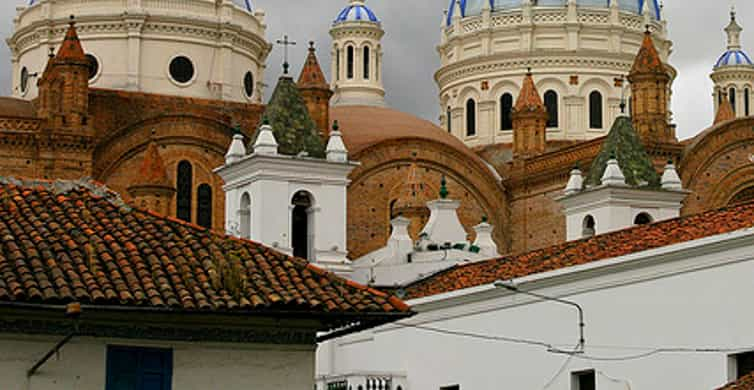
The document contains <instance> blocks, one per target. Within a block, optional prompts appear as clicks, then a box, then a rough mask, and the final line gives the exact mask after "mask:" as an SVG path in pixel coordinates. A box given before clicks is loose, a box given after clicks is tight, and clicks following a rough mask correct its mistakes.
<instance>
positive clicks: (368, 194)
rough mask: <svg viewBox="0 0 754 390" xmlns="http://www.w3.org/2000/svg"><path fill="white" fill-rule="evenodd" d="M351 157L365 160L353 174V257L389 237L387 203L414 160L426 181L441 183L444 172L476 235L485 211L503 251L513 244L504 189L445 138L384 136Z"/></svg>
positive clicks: (350, 220)
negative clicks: (510, 241) (477, 225)
mask: <svg viewBox="0 0 754 390" xmlns="http://www.w3.org/2000/svg"><path fill="white" fill-rule="evenodd" d="M351 158H352V159H353V160H355V161H359V162H360V163H361V165H360V166H359V167H358V168H356V169H355V170H354V171H353V172H352V173H351V176H350V179H351V184H350V186H349V190H348V248H349V251H350V255H351V258H357V257H360V256H363V255H365V254H367V253H369V252H371V251H374V250H377V249H379V248H381V247H383V246H384V245H385V243H386V242H387V238H388V234H389V219H390V217H389V210H390V205H389V202H390V201H391V200H392V197H391V196H392V195H394V194H395V188H396V187H397V186H400V184H401V183H405V181H406V178H407V174H408V169H409V167H410V165H411V164H416V165H417V167H418V169H419V171H420V173H421V177H422V180H425V181H428V182H430V183H432V185H434V184H433V183H439V182H440V178H441V176H443V175H445V176H446V177H447V181H448V189H449V190H450V198H451V199H458V200H460V201H461V208H460V209H459V216H460V219H461V223H462V224H463V225H464V227H465V228H466V230H467V232H468V233H470V236H471V238H472V239H473V229H472V227H473V226H474V225H476V224H478V223H479V222H480V221H481V219H482V217H483V216H487V217H489V219H490V223H491V224H493V225H494V226H495V233H494V238H495V240H496V242H497V243H498V246H499V250H500V251H501V252H507V251H508V249H509V248H510V243H509V237H510V234H509V232H508V231H509V224H508V221H509V210H508V206H507V201H506V192H505V189H504V187H503V186H502V184H500V182H499V181H498V179H497V178H496V176H495V175H494V174H493V173H492V171H491V170H490V168H488V167H487V166H486V165H484V163H483V162H481V161H479V160H477V159H474V158H473V157H470V156H468V155H466V154H464V153H461V152H460V151H458V150H457V149H454V148H452V147H450V146H448V145H445V144H443V143H440V142H436V141H431V140H427V139H419V138H416V139H406V138H402V139H391V140H386V141H383V142H380V143H377V144H374V145H371V146H369V147H368V148H365V149H363V150H361V151H359V152H358V153H356V154H354V155H353V156H351ZM438 185H439V184H438ZM393 197H394V196H393Z"/></svg>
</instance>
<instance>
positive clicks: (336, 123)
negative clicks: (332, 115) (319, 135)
mask: <svg viewBox="0 0 754 390" xmlns="http://www.w3.org/2000/svg"><path fill="white" fill-rule="evenodd" d="M338 130H340V125H338V120H337V119H336V120H335V121H334V122H333V123H332V131H338Z"/></svg>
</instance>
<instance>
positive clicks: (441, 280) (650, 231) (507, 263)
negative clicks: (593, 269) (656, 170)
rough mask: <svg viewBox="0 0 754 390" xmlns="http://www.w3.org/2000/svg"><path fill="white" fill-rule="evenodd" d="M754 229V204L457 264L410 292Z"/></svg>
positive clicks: (529, 272) (444, 288)
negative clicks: (480, 260)
mask: <svg viewBox="0 0 754 390" xmlns="http://www.w3.org/2000/svg"><path fill="white" fill-rule="evenodd" d="M751 227H754V203H748V204H745V205H741V206H737V207H728V208H723V209H720V210H715V211H708V212H705V213H701V214H696V215H692V216H688V217H682V218H677V219H672V220H668V221H663V222H658V223H654V224H651V225H645V226H637V227H633V228H630V229H625V230H621V231H617V232H613V233H608V234H603V235H600V236H595V237H591V238H587V239H583V240H578V241H570V242H565V243H562V244H559V245H555V246H551V247H549V248H543V249H539V250H535V251H532V252H528V253H523V254H518V255H512V256H505V257H502V258H498V259H493V260H488V261H483V262H478V263H473V264H467V265H458V266H455V267H452V268H450V269H448V270H445V271H443V272H440V273H438V274H436V275H434V276H431V277H429V278H427V279H424V280H421V281H419V282H416V283H414V284H412V285H410V286H407V288H406V298H409V299H414V298H421V297H426V296H430V295H436V294H441V293H446V292H450V291H456V290H461V289H465V288H471V287H476V286H481V285H485V284H490V283H493V282H495V281H496V280H509V279H514V278H521V277H524V276H528V275H533V274H538V273H542V272H548V271H553V270H557V269H561V268H566V267H571V266H575V265H581V264H587V263H591V262H595V261H599V260H604V259H609V258H614V257H619V256H624V255H628V254H630V253H636V252H642V251H646V250H649V249H654V248H660V247H664V246H668V245H672V244H678V243H682V242H687V241H692V240H696V239H700V238H703V237H708V236H713V235H717V234H723V233H729V232H733V231H736V230H740V229H745V228H751Z"/></svg>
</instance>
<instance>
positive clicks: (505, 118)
mask: <svg viewBox="0 0 754 390" xmlns="http://www.w3.org/2000/svg"><path fill="white" fill-rule="evenodd" d="M512 111H513V95H511V94H509V93H504V94H503V96H500V130H513V116H512V115H511V112H512Z"/></svg>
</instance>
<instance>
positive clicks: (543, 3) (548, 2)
mask: <svg viewBox="0 0 754 390" xmlns="http://www.w3.org/2000/svg"><path fill="white" fill-rule="evenodd" d="M456 1H459V2H460V3H461V17H467V16H475V15H481V14H482V8H484V3H485V2H488V3H489V5H490V9H491V10H492V12H495V11H502V10H508V9H516V8H521V7H522V5H523V3H524V1H525V0H450V5H449V6H448V20H447V22H448V25H450V24H451V21H452V20H453V14H454V13H455V12H456V11H455V9H456V8H455V6H454V5H455V2H456ZM612 1H617V2H618V7H619V8H620V9H621V10H623V11H627V12H633V13H635V14H641V13H642V10H643V9H644V3H645V2H649V3H648V5H649V10H650V12H651V13H652V16H654V18H655V19H657V20H659V19H660V16H661V7H660V3H659V0H576V4H577V5H579V6H581V7H591V8H608V7H610V3H611V2H612ZM533 3H534V4H536V5H535V6H536V7H565V6H566V5H567V4H568V0H537V1H533Z"/></svg>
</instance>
